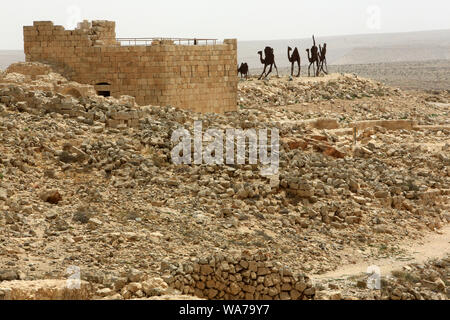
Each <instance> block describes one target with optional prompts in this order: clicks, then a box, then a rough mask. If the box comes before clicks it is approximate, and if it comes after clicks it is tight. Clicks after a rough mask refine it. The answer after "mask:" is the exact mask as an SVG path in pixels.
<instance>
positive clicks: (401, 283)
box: [0, 65, 450, 299]
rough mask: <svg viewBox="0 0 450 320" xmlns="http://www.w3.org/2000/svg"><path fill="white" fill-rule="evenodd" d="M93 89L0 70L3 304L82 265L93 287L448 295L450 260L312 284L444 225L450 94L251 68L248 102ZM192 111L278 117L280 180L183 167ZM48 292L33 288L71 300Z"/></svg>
mask: <svg viewBox="0 0 450 320" xmlns="http://www.w3.org/2000/svg"><path fill="white" fill-rule="evenodd" d="M36 70H37V71H36ZM19 71H20V72H22V74H21V73H18V72H19ZM91 89H92V88H86V86H82V85H78V84H74V83H70V82H68V81H67V80H65V79H64V78H62V77H61V76H60V75H57V74H53V73H51V71H50V70H48V69H46V68H45V67H42V66H36V65H34V66H27V65H21V66H19V67H17V66H16V67H15V68H12V69H9V71H8V70H7V71H6V72H2V73H0V213H1V214H0V281H3V282H0V298H1V297H4V298H14V297H18V298H24V297H25V298H26V297H27V293H24V291H23V290H22V289H20V288H19V289H14V288H15V286H19V287H20V285H16V284H14V283H15V282H17V281H18V283H22V286H23V284H24V283H25V284H27V283H33V281H41V280H46V281H50V280H51V281H56V280H58V279H59V280H64V279H67V277H68V275H67V273H66V271H67V269H68V268H69V267H71V266H76V267H79V268H80V269H81V279H82V280H84V281H86V285H89V286H90V291H89V292H90V293H89V294H88V296H89V298H90V299H96V298H107V299H133V298H135V299H137V298H139V299H142V298H150V297H155V296H163V297H168V296H167V295H173V294H175V295H178V297H181V296H179V294H181V293H184V294H189V295H193V294H196V295H197V296H199V297H201V298H215V299H218V298H220V299H241V298H248V299H251V298H267V299H269V298H270V299H280V298H282V299H284V298H286V299H287V298H289V299H291V298H293V299H294V298H295V299H297V298H298V299H305V298H308V299H313V298H323V299H327V298H329V297H331V296H332V297H333V298H352V297H353V298H358V299H359V298H361V299H363V298H368V299H373V298H391V299H396V298H402V299H403V298H404V299H406V298H417V299H418V298H424V299H427V298H428V299H437V298H449V289H448V288H449V287H448V286H449V273H448V259H447V260H442V261H437V262H430V263H429V264H428V265H427V267H426V268H425V267H423V266H422V267H421V266H411V267H409V268H410V270H408V272H410V273H407V274H405V273H404V272H403V273H401V272H400V273H397V276H395V275H394V278H392V279H388V280H385V282H383V283H385V284H386V288H387V289H386V291H382V292H380V293H376V294H375V296H373V292H368V291H367V290H363V289H361V290H360V291H355V290H353V287H354V284H355V282H356V283H358V281H360V280H349V281H348V284H340V285H339V286H333V284H332V285H331V287H329V286H328V283H325V284H319V285H317V286H316V287H315V288H313V287H312V282H311V281H310V280H308V279H310V278H314V276H315V275H321V274H325V273H327V272H330V271H333V270H335V269H336V268H337V267H338V266H341V265H345V264H352V263H355V262H356V261H358V260H369V259H371V258H376V257H380V256H386V255H396V254H398V253H399V251H401V249H400V248H399V246H398V244H399V243H400V242H402V241H411V242H414V241H418V240H420V239H422V238H423V237H424V236H425V235H426V234H428V233H435V232H439V230H440V229H441V228H442V227H443V226H445V225H447V224H448V222H449V221H450V213H449V194H450V191H449V190H450V178H449V176H450V169H449V165H450V157H449V154H450V152H449V150H450V117H449V107H450V104H449V103H450V93H449V92H448V91H440V92H435V93H423V92H412V91H408V92H403V91H401V90H400V89H394V88H391V87H388V86H386V85H383V84H381V83H377V82H374V81H371V80H367V79H363V78H359V77H356V76H353V75H340V74H333V75H330V76H327V77H321V78H316V79H306V78H300V79H297V78H295V79H290V78H288V77H284V78H272V79H271V80H266V81H258V80H256V79H250V80H248V81H241V82H240V83H239V93H238V101H237V103H238V106H239V107H238V111H236V112H231V113H227V114H223V115H219V114H206V115H201V114H196V113H192V112H188V111H183V110H178V109H175V108H172V107H166V106H144V107H140V106H137V105H136V104H135V103H134V101H133V99H132V98H131V97H123V98H121V99H114V98H103V97H98V96H95V94H94V93H92V91H91ZM73 110H76V112H75V113H74V112H73ZM117 119H119V120H117ZM120 119H121V120H120ZM130 119H132V120H130ZM196 120H202V121H203V127H204V128H203V129H204V130H206V129H207V128H208V127H209V128H219V129H226V128H243V129H249V128H274V127H276V128H278V129H279V130H280V138H281V146H280V170H279V175H276V176H271V177H264V176H261V174H260V167H259V166H258V165H223V166H217V165H199V166H196V165H192V166H187V165H175V164H173V163H172V161H171V157H170V153H171V150H172V148H173V146H174V145H173V143H172V142H171V134H172V132H173V130H175V129H177V128H179V127H185V128H186V129H187V130H189V131H191V132H192V130H193V123H194V121H196ZM114 121H116V122H114ZM117 121H119V122H117ZM120 121H121V122H120ZM247 251H248V252H251V254H248V253H246V252H247ZM257 252H262V255H263V256H264V257H265V258H264V259H263V258H259V257H260V255H261V254H257ZM223 257H234V258H228V260H229V261H228V260H227V259H225V260H226V263H225V264H223V259H224V258H223ZM230 259H231V260H230ZM241 261H243V262H241ZM252 261H253V262H254V263H255V268H256V269H255V271H252V270H250V268H251V267H250V265H252V264H251V263H250V262H252ZM232 265H233V266H232ZM206 266H208V267H206ZM231 266H232V267H231ZM429 266H432V267H431V269H430V268H428V267H429ZM203 270H207V271H205V272H203ZM267 270H268V271H267ZM283 270H289V271H286V272H285V271H283ZM430 270H434V271H435V272H434V271H433V272H432V271H430ZM247 271H248V272H247ZM425 271H426V272H425ZM196 272H197V273H196ZM285 275H287V276H285ZM273 279H279V280H277V281H273ZM439 280H441V281H439ZM14 281H15V282H14ZM424 281H429V282H433V283H434V284H433V285H431V284H430V285H429V286H427V285H425V284H424V285H423V286H418V285H416V284H417V283H418V282H420V283H422V284H423V283H427V282H424ZM436 282H439V283H438V284H436ZM58 285H60V286H61V285H62V286H63V284H62V283H59V284H58V283H57V284H54V283H51V288H53V286H58ZM25 287H27V286H25ZM330 288H336V290H338V291H339V292H335V293H333V294H332V295H330V294H329V292H328V291H329V290H328V289H330ZM411 288H412V289H411ZM52 290H53V291H52ZM58 290H59V291H58ZM205 290H207V291H205ZM333 290H334V289H333ZM411 290H412V291H411ZM25 291H26V290H25ZM44 291H45V290H44ZM82 291H83V290H82ZM45 292H51V294H47V293H46V294H47V295H45V294H43V296H39V295H37V296H36V294H34V293H33V294H32V296H33V297H34V298H36V297H38V298H39V297H48V296H49V295H50V296H51V295H52V294H53V293H54V292H58V294H56V293H55V295H57V296H58V297H65V296H67V295H66V294H65V291H64V288H60V289H48V290H47V291H45ZM416 293H417V294H416ZM85 294H86V293H85V291H83V292H82V294H81V295H80V298H83V299H84V298H86V296H85ZM371 294H372V296H371ZM29 295H30V294H28V296H29ZM69 296H70V295H69ZM169 297H171V296H169ZM29 298H32V297H29Z"/></svg>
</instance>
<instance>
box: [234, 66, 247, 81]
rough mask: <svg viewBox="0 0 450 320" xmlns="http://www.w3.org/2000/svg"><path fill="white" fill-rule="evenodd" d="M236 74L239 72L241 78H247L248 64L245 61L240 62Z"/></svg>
mask: <svg viewBox="0 0 450 320" xmlns="http://www.w3.org/2000/svg"><path fill="white" fill-rule="evenodd" d="M237 71H238V74H239V73H240V74H241V78H244V77H245V79H248V64H247V63H246V62H244V63H241V66H240V67H239V68H238V70H237Z"/></svg>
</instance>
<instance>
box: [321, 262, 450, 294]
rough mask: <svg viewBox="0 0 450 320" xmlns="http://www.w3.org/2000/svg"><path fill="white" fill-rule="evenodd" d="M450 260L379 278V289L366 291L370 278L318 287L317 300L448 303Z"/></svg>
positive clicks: (418, 265)
mask: <svg viewBox="0 0 450 320" xmlns="http://www.w3.org/2000/svg"><path fill="white" fill-rule="evenodd" d="M449 272H450V256H447V257H445V258H442V259H431V260H429V261H427V262H425V263H413V264H407V265H405V266H403V268H401V269H400V270H394V271H392V272H391V273H390V274H389V275H385V276H382V277H381V280H380V283H379V286H380V287H379V289H376V288H373V289H370V290H369V289H368V288H367V283H368V280H369V276H370V275H362V276H358V277H356V278H352V279H346V280H345V281H344V283H342V281H330V282H328V283H326V284H321V285H317V287H318V289H317V290H318V293H317V295H316V299H332V300H350V299H351V300H356V299H359V300H366V299H370V300H374V299H375V300H448V299H450V276H449V275H450V273H449Z"/></svg>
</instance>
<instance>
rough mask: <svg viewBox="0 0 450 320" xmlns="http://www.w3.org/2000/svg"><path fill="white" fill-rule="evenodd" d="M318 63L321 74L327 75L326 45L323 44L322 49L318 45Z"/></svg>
mask: <svg viewBox="0 0 450 320" xmlns="http://www.w3.org/2000/svg"><path fill="white" fill-rule="evenodd" d="M319 63H320V70H322V71H323V73H325V74H328V65H327V44H326V43H324V44H323V47H322V46H321V45H320V44H319ZM324 66H325V68H324ZM325 69H326V70H325Z"/></svg>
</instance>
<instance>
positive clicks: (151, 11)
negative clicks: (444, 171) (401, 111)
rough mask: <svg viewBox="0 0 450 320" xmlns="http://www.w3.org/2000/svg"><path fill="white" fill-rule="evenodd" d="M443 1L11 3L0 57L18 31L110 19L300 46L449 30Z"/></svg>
mask: <svg viewBox="0 0 450 320" xmlns="http://www.w3.org/2000/svg"><path fill="white" fill-rule="evenodd" d="M449 16H450V1H449V0H427V1H423V0H306V1H305V0H271V1H268V0H259V1H256V0H222V1H218V0H164V1H155V0H150V1H149V0H127V1H113V0H108V1H105V0H71V1H65V0H38V1H33V0H14V1H5V3H4V4H3V5H2V7H1V9H0V30H1V31H0V34H1V43H0V49H1V50H8V49H11V50H21V49H23V29H22V27H23V26H24V25H32V24H33V21H36V20H51V21H53V22H55V24H57V25H62V26H64V27H66V29H73V27H74V26H76V23H77V22H79V21H82V20H84V19H87V20H114V21H116V33H117V36H118V37H196V38H218V39H228V38H237V39H238V40H241V41H244V40H274V39H299V38H306V37H310V36H311V35H312V34H316V35H318V36H333V35H350V34H369V33H392V32H409V31H422V30H439V29H450V18H449Z"/></svg>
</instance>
